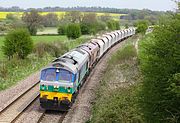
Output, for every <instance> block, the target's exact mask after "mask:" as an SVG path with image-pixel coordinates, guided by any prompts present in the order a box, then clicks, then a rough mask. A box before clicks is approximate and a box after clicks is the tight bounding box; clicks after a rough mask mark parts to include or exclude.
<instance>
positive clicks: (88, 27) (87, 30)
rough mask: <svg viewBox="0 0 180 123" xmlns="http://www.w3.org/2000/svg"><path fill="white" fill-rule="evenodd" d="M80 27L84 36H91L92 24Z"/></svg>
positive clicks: (83, 24)
mask: <svg viewBox="0 0 180 123" xmlns="http://www.w3.org/2000/svg"><path fill="white" fill-rule="evenodd" d="M80 27H81V33H82V34H83V35H86V34H90V24H88V23H81V24H80Z"/></svg>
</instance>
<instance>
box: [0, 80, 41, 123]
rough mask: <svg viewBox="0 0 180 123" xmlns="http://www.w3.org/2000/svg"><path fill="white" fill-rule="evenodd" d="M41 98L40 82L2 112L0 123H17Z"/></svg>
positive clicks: (0, 111)
mask: <svg viewBox="0 0 180 123" xmlns="http://www.w3.org/2000/svg"><path fill="white" fill-rule="evenodd" d="M38 97H39V82H37V83H35V84H34V85H33V86H32V87H30V88H29V89H27V90H26V91H25V92H23V93H22V94H21V95H20V96H18V97H17V98H16V99H15V100H13V101H12V102H11V103H9V104H8V105H7V106H6V107H5V108H3V109H1V110H0V123H11V122H15V121H16V120H17V119H18V117H19V116H20V115H21V114H22V113H23V111H25V110H26V109H27V108H28V107H29V106H30V105H31V104H32V103H33V102H34V101H35V100H36V99H37V98H38Z"/></svg>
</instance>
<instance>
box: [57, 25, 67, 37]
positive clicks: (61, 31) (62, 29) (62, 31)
mask: <svg viewBox="0 0 180 123" xmlns="http://www.w3.org/2000/svg"><path fill="white" fill-rule="evenodd" d="M58 34H59V35H66V25H60V26H59V27H58Z"/></svg>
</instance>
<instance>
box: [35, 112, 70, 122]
mask: <svg viewBox="0 0 180 123" xmlns="http://www.w3.org/2000/svg"><path fill="white" fill-rule="evenodd" d="M66 114H67V112H59V111H45V112H44V113H43V114H42V115H41V117H40V118H39V120H38V123H50V122H51V123H52V122H53V123H62V121H63V119H64V118H65V116H66Z"/></svg>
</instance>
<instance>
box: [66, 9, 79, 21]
mask: <svg viewBox="0 0 180 123" xmlns="http://www.w3.org/2000/svg"><path fill="white" fill-rule="evenodd" d="M81 16H82V15H81V12H79V11H71V12H66V14H65V18H66V19H68V20H70V22H72V23H79V22H80V21H81Z"/></svg>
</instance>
